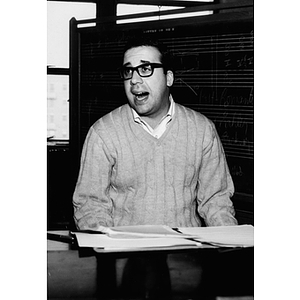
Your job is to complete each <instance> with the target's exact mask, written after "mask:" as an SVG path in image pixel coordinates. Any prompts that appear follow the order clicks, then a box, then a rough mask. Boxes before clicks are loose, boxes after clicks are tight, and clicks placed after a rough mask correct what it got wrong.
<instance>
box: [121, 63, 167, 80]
mask: <svg viewBox="0 0 300 300" xmlns="http://www.w3.org/2000/svg"><path fill="white" fill-rule="evenodd" d="M143 66H150V67H151V73H150V74H149V75H141V74H140V72H139V68H141V67H143ZM157 68H164V65H163V64H162V63H148V62H147V63H142V64H140V65H138V66H136V67H127V66H122V67H121V68H119V73H120V76H121V78H122V79H123V80H124V81H125V80H129V79H132V77H133V73H134V71H136V72H137V73H138V75H139V76H140V77H142V78H145V77H150V76H152V75H153V73H154V70H155V69H157ZM124 69H130V70H131V77H129V78H124V76H123V72H122V71H123V70H124Z"/></svg>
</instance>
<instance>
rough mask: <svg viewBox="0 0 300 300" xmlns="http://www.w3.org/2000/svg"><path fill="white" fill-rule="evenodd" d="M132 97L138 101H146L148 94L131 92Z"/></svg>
mask: <svg viewBox="0 0 300 300" xmlns="http://www.w3.org/2000/svg"><path fill="white" fill-rule="evenodd" d="M133 95H134V97H135V99H136V100H138V101H143V100H146V99H147V98H148V95H149V93H148V92H139V93H137V92H133Z"/></svg>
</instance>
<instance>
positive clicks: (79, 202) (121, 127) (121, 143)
mask: <svg viewBox="0 0 300 300" xmlns="http://www.w3.org/2000/svg"><path fill="white" fill-rule="evenodd" d="M233 192H234V187H233V183H232V179H231V176H230V174H229V170H228V167H227V164H226V160H225V155H224V151H223V148H222V145H221V142H220V140H219V137H218V135H217V132H216V130H215V127H214V125H213V123H212V122H211V121H210V120H208V119H207V118H206V117H205V116H203V115H202V114H200V113H198V112H196V111H194V110H191V109H189V108H186V107H184V106H182V105H179V104H177V103H175V115H174V117H173V119H172V121H171V122H170V123H169V125H168V127H167V129H166V131H165V133H164V134H163V135H162V136H161V138H159V139H156V138H154V137H153V136H151V135H150V134H149V133H147V132H146V131H145V130H144V129H143V128H141V126H140V125H138V124H137V123H135V122H134V120H133V117H132V112H131V110H130V107H129V105H128V104H126V105H123V106H121V107H119V108H117V109H115V110H114V111H112V112H111V113H109V114H107V115H106V116H104V117H102V118H101V119H99V120H98V121H97V122H96V123H95V124H94V125H93V126H92V127H91V129H90V131H89V132H88V135H87V137H86V141H85V144H84V147H83V151H82V158H81V165H80V172H79V177H78V181H77V185H76V189H75V192H74V196H73V204H74V219H75V223H76V225H77V227H78V228H80V229H87V228H91V229H93V228H97V227H98V226H99V225H102V226H121V225H143V224H153V225H155V224H161V225H169V226H171V227H189V226H201V221H200V218H199V215H200V216H201V217H202V218H203V219H204V220H205V222H206V224H207V225H208V226H214V225H235V224H237V222H236V219H235V218H234V213H235V212H234V208H233V205H232V202H231V201H230V197H231V196H232V194H233Z"/></svg>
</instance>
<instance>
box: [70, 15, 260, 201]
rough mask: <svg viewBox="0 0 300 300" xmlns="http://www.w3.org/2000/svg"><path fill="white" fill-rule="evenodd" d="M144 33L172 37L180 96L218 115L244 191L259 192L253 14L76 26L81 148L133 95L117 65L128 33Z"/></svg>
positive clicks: (76, 122) (76, 117)
mask: <svg viewBox="0 0 300 300" xmlns="http://www.w3.org/2000/svg"><path fill="white" fill-rule="evenodd" d="M166 24H168V23H166ZM141 33H142V34H145V35H150V36H151V35H153V36H155V37H158V38H159V39H160V40H161V41H163V42H164V43H165V44H167V45H168V47H169V50H170V51H171V52H172V53H173V54H174V56H175V57H176V71H175V82H174V85H173V87H172V90H171V93H172V95H173V98H174V100H175V102H178V103H181V104H183V105H185V106H188V107H190V108H192V109H194V110H196V111H199V112H201V113H203V114H204V115H206V116H207V117H208V118H210V119H211V120H212V121H213V122H214V123H215V125H216V129H217V131H218V133H219V136H220V138H221V140H222V143H223V147H224V150H225V153H226V157H227V161H228V165H229V168H230V172H231V175H232V177H233V180H234V184H235V188H236V193H237V194H238V195H244V196H246V197H247V196H249V197H250V198H251V197H253V185H254V183H253V157H254V132H253V130H254V129H253V128H254V126H253V125H254V124H253V119H254V97H253V95H254V83H253V82H254V80H253V79H254V32H253V20H250V21H249V20H247V21H243V22H240V21H239V22H225V23H224V22H222V23H220V24H219V23H218V24H205V25H204V24H197V23H195V24H193V23H191V22H189V23H187V24H185V22H184V21H181V22H178V24H177V25H176V26H164V27H159V25H157V24H156V25H153V22H152V24H150V23H149V25H148V27H147V24H146V25H143V26H142V28H139V29H137V28H134V29H128V28H127V29H126V28H125V29H124V27H122V26H119V27H117V26H113V27H110V28H107V27H106V28H104V27H101V26H95V27H94V28H78V26H75V27H74V33H73V47H76V51H75V50H74V51H72V53H73V55H74V56H75V58H74V57H73V63H72V66H73V69H72V72H73V77H72V76H71V77H72V83H73V98H72V97H71V103H70V106H71V107H72V109H73V110H72V109H71V111H72V112H73V114H72V116H71V118H73V121H72V122H71V127H72V126H73V131H72V132H73V133H72V136H73V141H75V142H76V148H77V150H78V149H79V150H78V152H77V153H78V156H80V152H81V147H82V144H83V142H84V139H85V136H86V134H87V131H88V129H89V128H90V126H91V125H92V124H93V123H94V122H95V121H96V120H97V119H99V118H100V117H101V116H103V115H104V114H106V113H108V112H110V111H111V110H113V109H114V108H116V107H118V106H120V105H122V104H124V103H126V101H127V100H126V97H125V94H124V88H123V82H122V81H121V79H120V77H119V74H118V72H117V69H118V67H120V66H121V64H122V59H123V56H122V55H123V52H122V51H123V47H124V45H125V43H126V41H127V39H128V38H129V37H131V36H133V35H136V34H141ZM74 45H75V46H74ZM74 53H75V54H74ZM78 159H79V158H78ZM252 201H253V199H252Z"/></svg>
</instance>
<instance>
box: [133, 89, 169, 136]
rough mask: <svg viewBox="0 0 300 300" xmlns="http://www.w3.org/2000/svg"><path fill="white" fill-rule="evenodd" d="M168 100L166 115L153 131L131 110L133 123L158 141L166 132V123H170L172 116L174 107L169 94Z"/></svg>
mask: <svg viewBox="0 0 300 300" xmlns="http://www.w3.org/2000/svg"><path fill="white" fill-rule="evenodd" d="M169 100H170V107H169V110H168V112H167V114H166V115H165V116H164V117H163V118H162V119H161V120H160V122H159V123H158V125H157V126H156V127H155V128H154V129H153V128H152V127H151V126H150V125H149V124H148V123H147V122H146V121H144V120H143V119H142V118H141V117H140V116H139V115H138V114H137V112H136V111H135V110H134V109H133V108H131V109H132V113H133V119H134V121H135V122H136V123H138V124H140V125H141V127H142V128H144V129H145V130H146V131H147V132H148V133H150V134H151V135H152V136H154V137H155V138H157V139H159V138H160V137H161V136H162V135H163V133H164V132H165V131H166V129H167V125H168V123H169V122H171V120H172V118H173V116H174V112H175V107H174V100H173V97H172V95H171V94H170V96H169Z"/></svg>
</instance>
